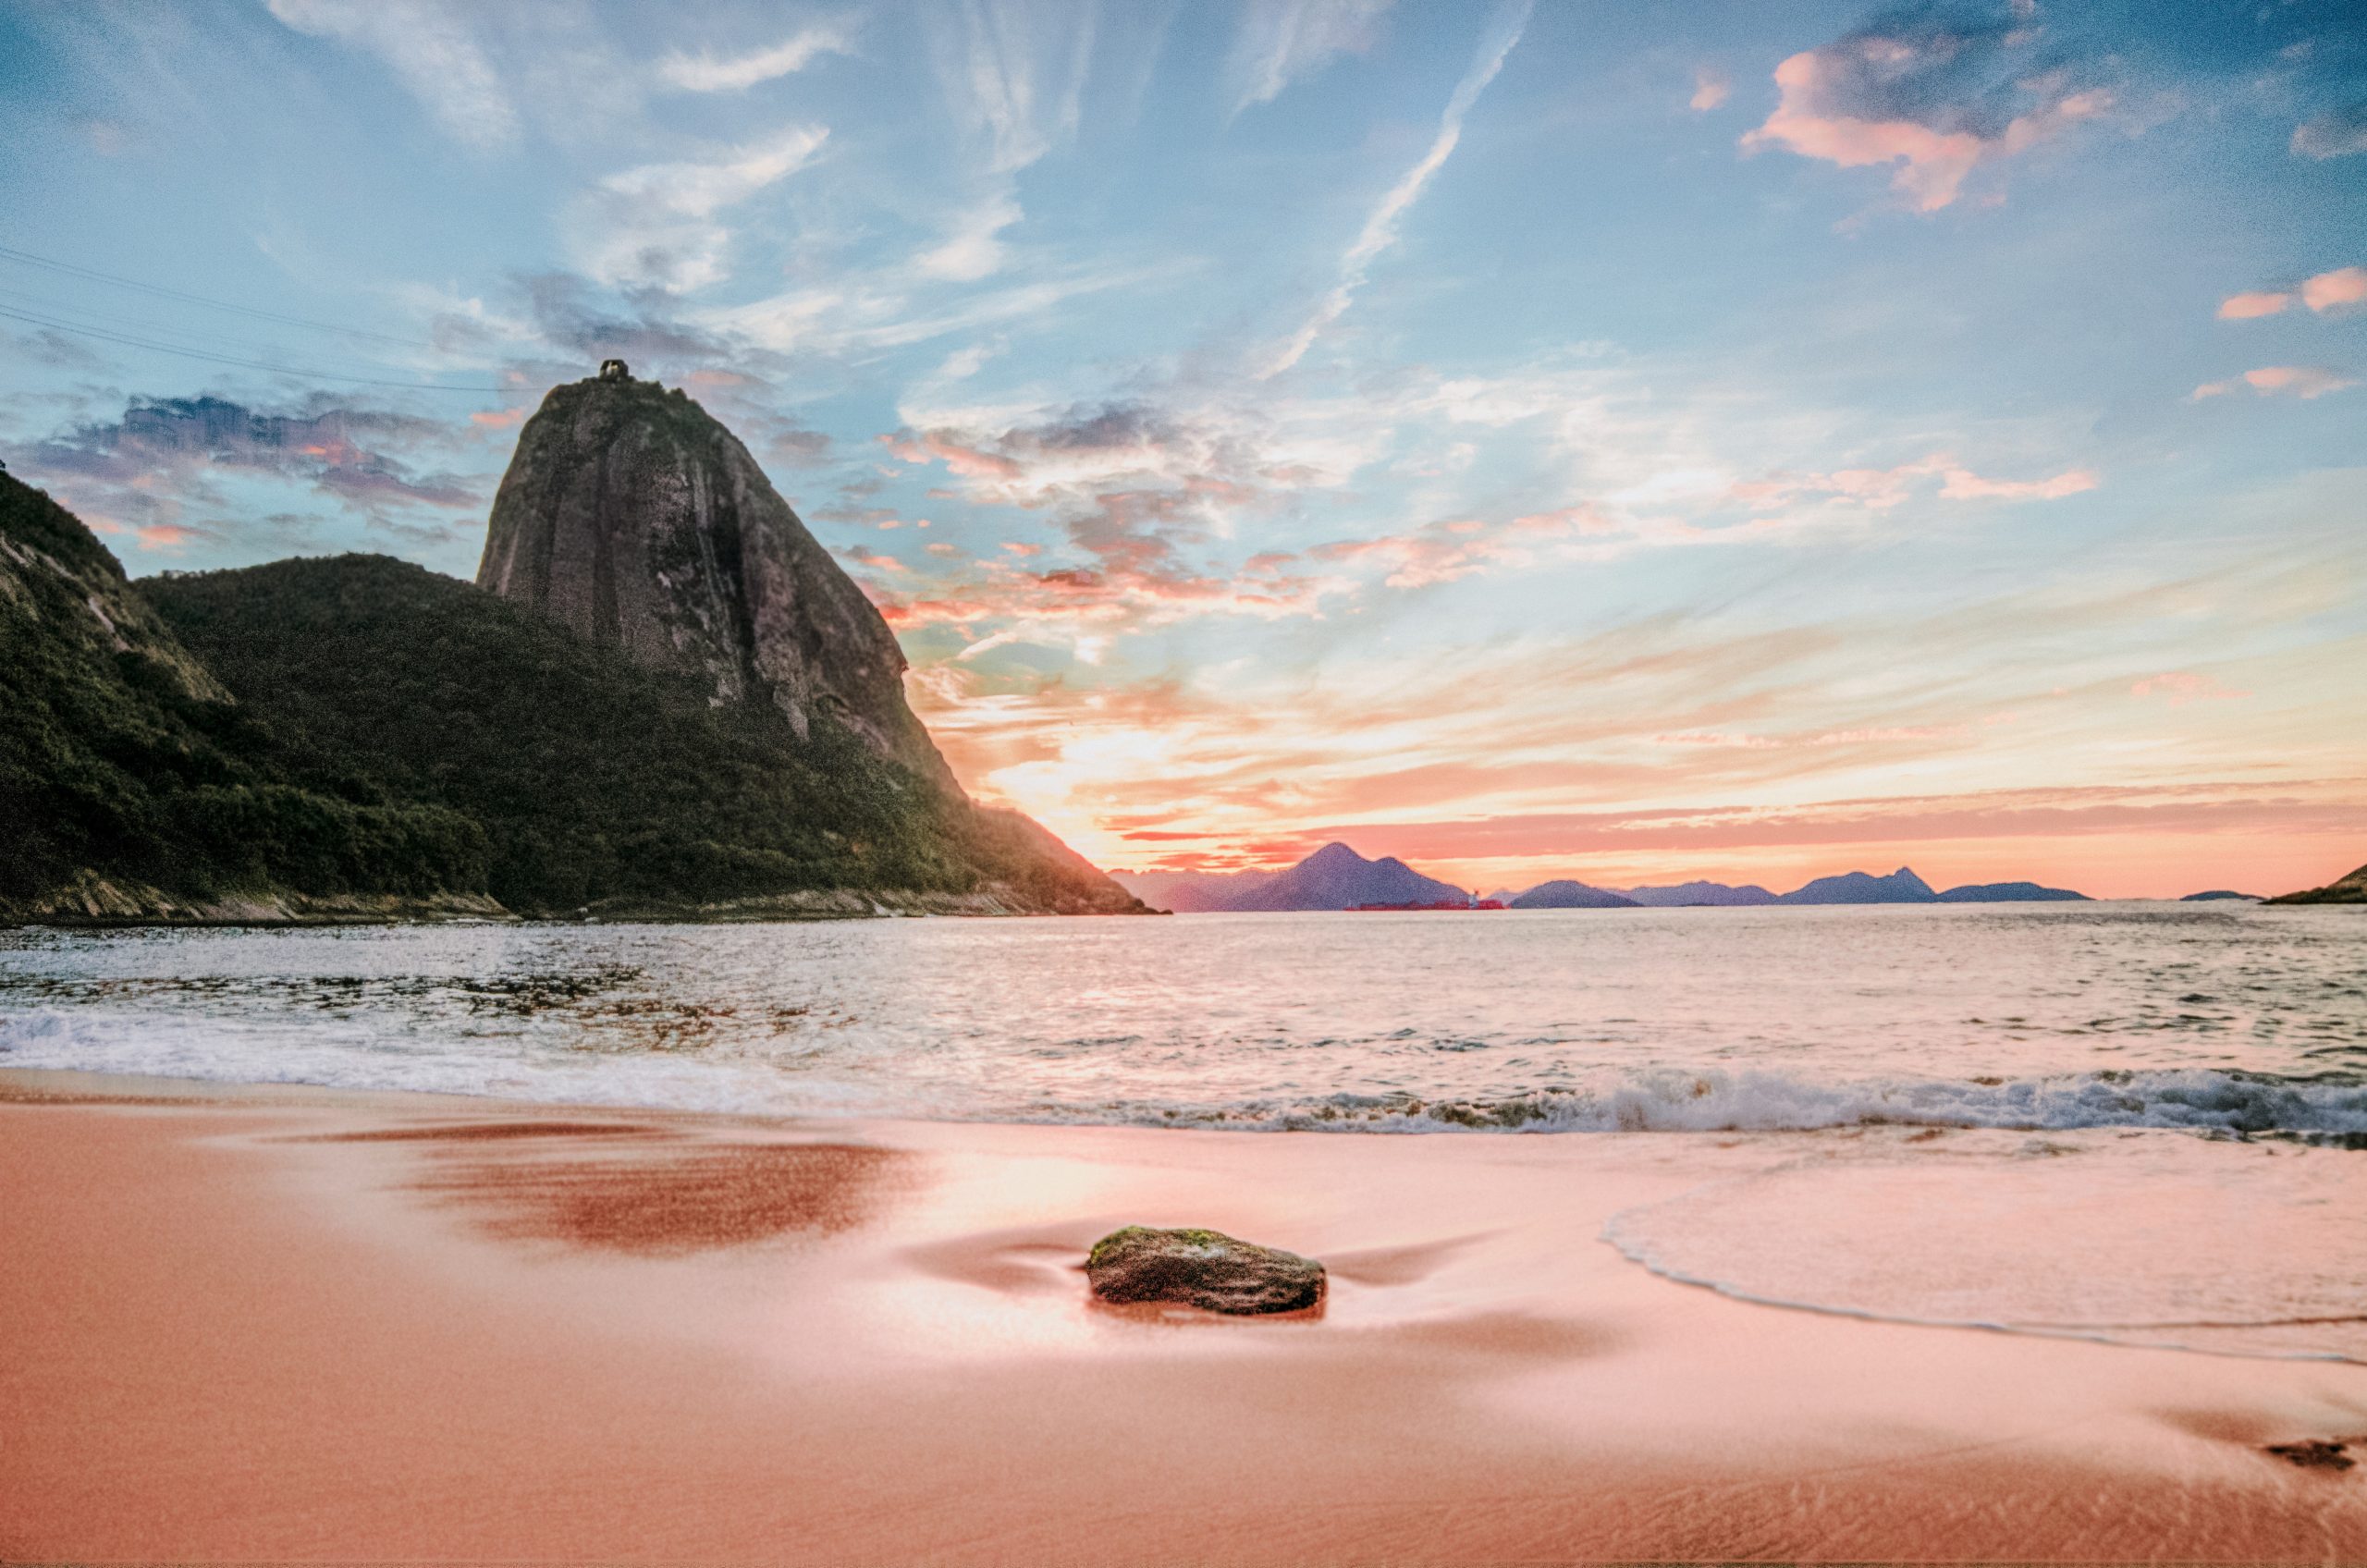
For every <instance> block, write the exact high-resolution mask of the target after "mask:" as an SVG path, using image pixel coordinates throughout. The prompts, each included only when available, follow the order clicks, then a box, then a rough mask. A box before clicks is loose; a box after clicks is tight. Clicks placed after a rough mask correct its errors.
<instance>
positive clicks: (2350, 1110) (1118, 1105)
mask: <svg viewBox="0 0 2367 1568" xmlns="http://www.w3.org/2000/svg"><path fill="white" fill-rule="evenodd" d="M868 1065H869V1066H871V1067H874V1068H877V1067H882V1066H884V1065H885V1064H883V1063H877V1062H874V1063H870V1064H868ZM0 1066H8V1067H20V1068H64V1069H77V1070H81V1071H87V1072H113V1073H129V1074H145V1075H153V1076H160V1077H175V1078H192V1079H201V1080H208V1081H215V1082H253V1083H282V1084H319V1085H322V1086H325V1087H331V1088H345V1089H394V1090H419V1091H426V1092H432V1093H441V1094H463V1095H497V1096H505V1097H509V1098H514V1099H523V1100H535V1101H543V1102H546V1103H553V1102H570V1103H578V1104H602V1105H626V1106H642V1107H650V1108H655V1109H682V1110H701V1111H729V1112H742V1113H754V1114H772V1115H790V1116H833V1115H841V1116H842V1115H854V1116H871V1117H901V1118H912V1119H916V1120H931V1121H1027V1122H1054V1123H1070V1124H1101V1125H1133V1126H1151V1127H1184V1128H1193V1127H1196V1128H1214V1129H1224V1130H1230V1131H1240V1132H1249V1131H1255V1132H1315V1133H1684V1132H1719V1133H1724V1132H1733V1133H1775V1132H1797V1131H1812V1130H1817V1129H1823V1128H1835V1127H1857V1126H1883V1125H1889V1126H1914V1127H1961V1128H2005V1129H2022V1130H2029V1131H2069V1130H2074V1129H2079V1128H2114V1127H2126V1128H2165V1129H2178V1130H2185V1131H2191V1132H2204V1133H2243V1134H2282V1135H2287V1136H2292V1137H2300V1138H2307V1139H2316V1140H2322V1141H2327V1142H2338V1143H2342V1142H2350V1141H2353V1140H2359V1139H2367V1082H2362V1081H2361V1078H2360V1077H2359V1076H2358V1075H2356V1074H2353V1073H2349V1072H2338V1073H2337V1072H2330V1073H2324V1074H2319V1075H2315V1076H2311V1077H2298V1076H2282V1075H2278V1074H2274V1073H2263V1072H2240V1071H2223V1070H2214V1069H2201V1068H2189V1069H2163V1070H2147V1071H2103V1072H2079V1073H2065V1074H2059V1075H2053V1076H2042V1077H2030V1078H2016V1079H1994V1078H1976V1079H1946V1078H1937V1077H1933V1078H1909V1077H1847V1076H1837V1075H1830V1076H1820V1075H1817V1074H1814V1073H1810V1072H1800V1071H1797V1070H1792V1071H1777V1070H1754V1071H1746V1072H1725V1071H1704V1072H1688V1071H1682V1070H1677V1069H1668V1068H1616V1069H1614V1068H1605V1069H1603V1070H1601V1071H1600V1072H1598V1073H1595V1074H1592V1075H1590V1076H1588V1078H1587V1079H1586V1080H1585V1081H1583V1082H1579V1083H1574V1084H1564V1085H1558V1086H1555V1087H1551V1088H1540V1089H1537V1090H1534V1091H1528V1092H1521V1093H1515V1094H1509V1095H1504V1096H1495V1097H1467V1096H1453V1095H1438V1096H1425V1095H1421V1094H1418V1093H1415V1092H1411V1091H1400V1092H1392V1093H1383V1094H1347V1093H1335V1094H1330V1095H1311V1096H1285V1095H1275V1096H1241V1097H1238V1098H1233V1099H1208V1100H1183V1099H1169V1098H1151V1097H1145V1098H1107V1097H1100V1096H1089V1095H1084V1094H1080V1095H1077V1096H1069V1097H1055V1096H1047V1095H1045V1094H1043V1093H1041V1092H1040V1089H1039V1090H1038V1092H1036V1093H1032V1094H1029V1093H1025V1092H1024V1090H1019V1091H1014V1090H1012V1089H998V1087H997V1085H996V1084H994V1083H993V1082H992V1080H991V1079H987V1080H983V1081H982V1080H979V1079H970V1080H966V1081H955V1080H952V1079H950V1078H946V1077H937V1076H930V1075H926V1074H919V1073H914V1072H894V1071H884V1072H869V1071H861V1070H858V1069H857V1068H856V1067H855V1066H854V1065H853V1064H848V1065H844V1066H840V1067H838V1068H837V1069H836V1070H835V1071H829V1072H820V1071H814V1070H812V1069H811V1068H810V1067H808V1066H805V1065H802V1064H799V1063H795V1062H784V1061H780V1060H772V1059H768V1058H766V1057H761V1056H752V1055H720V1056H701V1055H698V1054H695V1053H672V1052H666V1051H644V1052H631V1053H607V1052H601V1053H588V1052H584V1051H580V1050H572V1051H571V1050H548V1049H527V1048H524V1047H521V1046H520V1045H519V1044H518V1043H516V1042H511V1041H504V1040H501V1039H498V1038H492V1037H485V1036H476V1037H471V1038H460V1037H452V1036H444V1035H437V1034H435V1033H434V1032H426V1033H408V1034H389V1033H385V1032H380V1031H375V1030H372V1029H369V1028H367V1027H366V1026H361V1025H360V1024H359V1022H358V1021H353V1022H349V1023H346V1024H345V1025H343V1026H340V1025H339V1024H338V1023H337V1022H336V1021H331V1020H313V1021H311V1022H310V1023H309V1025H308V1026H307V1027H305V1028H304V1029H302V1030H301V1031H293V1030H289V1029H286V1028H271V1027H251V1026H242V1025H240V1024H239V1023H236V1022H235V1021H229V1020H222V1019H207V1020H202V1021H201V1020H193V1019H188V1018H180V1019H159V1018H154V1017H147V1016H141V1015H138V1014H122V1013H110V1012H105V1011H82V1010H71V1011H69V1010H66V1009H59V1008H36V1009H32V1010H29V1011H23V1012H18V1013H13V1014H0Z"/></svg>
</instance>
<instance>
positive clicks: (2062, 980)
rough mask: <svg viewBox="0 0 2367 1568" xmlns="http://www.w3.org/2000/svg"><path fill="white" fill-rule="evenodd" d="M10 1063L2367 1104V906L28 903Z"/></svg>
mask: <svg viewBox="0 0 2367 1568" xmlns="http://www.w3.org/2000/svg"><path fill="white" fill-rule="evenodd" d="M0 1064H5V1065H9V1066H16V1067H64V1068H81V1069H89V1070H92V1071H101V1072H138V1073H157V1074H165V1075H170V1076H181V1077H193V1078H219V1079H234V1080H240V1081H256V1082H268V1083H302V1084H331V1085H338V1086H345V1087H354V1088H379V1089H424V1090H435V1091H440V1092H445V1093H459V1094H484V1095H501V1096H510V1097H513V1098H523V1099H534V1100H553V1101H575V1102H587V1103H598V1104H622V1105H643V1106H658V1107H670V1108H678V1109H699V1110H727V1111H747V1112H763V1113H770V1114H787V1115H801V1116H804V1115H823V1116H828V1115H862V1116H871V1117H916V1118H924V1119H951V1120H961V1121H1092V1122H1133V1123H1140V1124H1144V1125H1150V1126H1217V1127H1228V1128H1259V1129H1276V1130H1292V1131H1299V1130H1306V1131H1323V1132H1340V1133H1469V1132H1487V1133H1565V1132H1566V1133H1610V1132H1655V1131H1675V1130H1697V1131H1698V1130H1724V1129H1733V1130H1743V1131H1774V1130H1786V1129H1808V1128H1820V1127H1834V1126H1846V1125H1861V1124H1880V1123H1911V1124H1917V1125H1932V1126H1960V1127H2009V1128H2015V1127H2020V1128H2052V1129H2070V1128H2082V1127H2119V1126H2128V1127H2177V1128H2193V1129H2200V1130H2206V1131H2224V1132H2229V1133H2291V1134H2311V1135H2320V1136H2340V1135H2343V1134H2361V1135H2367V919H2362V918H2361V917H2360V914H2359V913H2358V912H2357V911H2353V910H2348V909H2341V908H2331V909H2310V908H2302V909H2262V908H2258V907H2255V906H2252V905H2249V904H2238V905H2230V904H2209V905H2193V904H2158V903H2085V904H2042V905H1986V906H1982V905H1967V906H1937V907H1932V906H1880V907H1872V908H1853V907H1825V908H1802V909H1681V910H1620V911H1589V910H1579V911H1537V912H1524V911H1507V912H1503V913H1494V912H1480V913H1339V914H1323V913H1315V914H1211V915H1183V916H1176V917H1173V918H1171V919H1155V920H1145V919H1109V918H1104V919H1074V920H1059V919H1043V920H910V919H891V920H872V921H840V922H816V923H812V924H798V925H410V926H391V927H388V926H374V927H362V926H357V927H330V928H304V929H280V930H242V929H212V930H141V931H126V932H117V933H105V934H98V933H85V932H68V931H58V930H47V929H33V930H19V931H14V932H9V933H6V934H0Z"/></svg>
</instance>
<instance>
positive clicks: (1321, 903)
mask: <svg viewBox="0 0 2367 1568" xmlns="http://www.w3.org/2000/svg"><path fill="white" fill-rule="evenodd" d="M1111 877H1112V879H1113V880H1114V881H1116V882H1117V883H1118V884H1119V885H1120V886H1121V887H1122V888H1125V889H1126V890H1127V891H1128V892H1130V893H1132V894H1134V896H1135V897H1136V898H1138V899H1140V900H1143V902H1145V903H1147V904H1148V905H1150V906H1151V907H1152V908H1153V909H1169V910H1173V911H1174V912H1175V913H1178V914H1190V913H1213V912H1219V911H1235V912H1245V911H1255V910H1323V909H1355V908H1356V907H1357V906H1359V905H1362V904H1410V903H1425V904H1427V903H1441V902H1444V903H1457V902H1469V901H1472V900H1471V895H1470V894H1469V893H1468V892H1466V891H1465V890H1464V889H1463V888H1457V887H1454V886H1453V884H1451V883H1446V882H1441V881H1438V880H1436V879H1435V878H1432V877H1429V876H1423V875H1422V874H1421V873H1420V872H1417V871H1416V870H1414V869H1413V868H1412V867H1411V866H1409V865H1407V864H1405V863H1404V861H1401V860H1394V859H1390V860H1367V859H1366V858H1365V857H1364V856H1362V855H1360V854H1358V853H1356V851H1354V850H1352V849H1350V848H1349V847H1348V846H1347V845H1345V844H1338V843H1334V844H1326V845H1324V846H1323V847H1322V848H1321V849H1319V850H1318V851H1315V852H1314V853H1313V854H1311V855H1309V856H1307V857H1306V859H1305V860H1303V861H1301V862H1299V863H1298V864H1296V865H1294V866H1292V867H1291V868H1290V869H1289V870H1287V871H1239V872H1232V873H1214V872H1194V871H1166V872H1126V871H1120V872H1113V873H1112V874H1111ZM2205 896H2208V895H2205ZM1489 897H1490V899H1492V900H1497V901H1499V902H1502V903H1504V904H1506V905H1508V906H1510V907H1511V908H1513V909H1634V908H1637V907H1639V906H1641V907H1645V908H1652V909H1677V908H1690V907H1695V906H1702V905H1709V906H1719V907H1729V908H1738V907H1747V906H1754V905H1761V904H1943V903H1945V904H1985V903H2039V902H2054V901H2059V900H2085V899H2086V898H2087V895H2086V894H2085V893H2075V892H2073V891H2071V890H2070V889H2069V888H2047V887H2042V886H2041V885H2039V884H2038V883H2036V882H1978V883H1969V884H1967V885H1966V886H1964V887H1960V888H1949V889H1948V890H1947V891H1945V892H1944V893H1943V892H1935V891H1933V890H1932V885H1931V884H1930V883H1928V882H1926V881H1924V880H1923V878H1921V877H1920V876H1916V875H1915V873H1914V872H1912V871H1910V870H1908V869H1907V867H1906V866H1900V867H1899V868H1898V869H1897V870H1896V871H1894V872H1892V873H1891V874H1890V875H1889V876H1871V875H1870V874H1869V873H1866V872H1863V871H1849V872H1844V873H1843V874H1841V875H1840V876H1820V877H1818V878H1816V880H1814V881H1812V882H1810V883H1809V884H1807V885H1806V886H1805V887H1801V888H1794V889H1793V890H1792V891H1791V892H1788V893H1784V894H1776V893H1771V892H1769V891H1768V890H1767V889H1766V888H1761V887H1760V886H1758V885H1757V884H1756V883H1746V884H1744V885H1743V886H1741V887H1739V888H1736V887H1729V886H1728V885H1726V884H1725V883H1723V882H1698V881H1697V882H1679V883H1676V884H1674V885H1673V886H1667V887H1650V888H1598V887H1595V886H1593V885H1592V884H1589V883H1586V882H1579V881H1576V880H1572V879H1570V878H1566V877H1564V878H1557V879H1555V880H1553V881H1551V882H1540V883H1539V884H1538V885H1537V886H1536V887H1534V888H1529V889H1528V890H1527V891H1526V892H1521V893H1514V892H1512V891H1510V890H1502V891H1498V892H1495V893H1491V894H1490V895H1489Z"/></svg>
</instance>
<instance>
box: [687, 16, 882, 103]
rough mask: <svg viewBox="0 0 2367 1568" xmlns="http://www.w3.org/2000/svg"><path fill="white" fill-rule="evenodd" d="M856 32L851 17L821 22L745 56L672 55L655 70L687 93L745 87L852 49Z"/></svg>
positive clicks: (736, 90)
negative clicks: (825, 56) (826, 56)
mask: <svg viewBox="0 0 2367 1568" xmlns="http://www.w3.org/2000/svg"><path fill="white" fill-rule="evenodd" d="M854 32H855V29H854V24H853V22H852V20H835V21H827V22H817V23H816V24H815V25H814V26H812V27H808V28H804V29H803V30H801V31H797V32H795V33H792V34H791V35H790V36H789V37H788V38H785V39H783V40H782V41H781V42H780V43H776V44H774V45H772V46H771V47H770V48H768V49H758V50H755V51H754V52H752V53H749V54H745V55H723V56H717V55H713V54H711V53H707V52H705V51H702V52H701V53H699V54H696V55H685V54H679V53H678V54H672V55H667V56H666V58H665V59H663V60H661V61H659V62H658V66H657V75H658V79H659V80H662V81H664V82H666V83H667V84H668V85H669V86H673V87H679V88H681V90H682V91H684V92H745V91H747V90H748V89H749V88H751V87H754V86H755V85H757V84H758V83H759V82H767V81H773V80H778V79H779V78H781V77H785V76H789V75H791V74H792V73H794V72H797V71H802V70H803V69H804V68H805V67H807V66H809V65H811V64H813V63H814V61H815V60H816V59H818V58H819V57H821V56H822V55H847V54H852V53H853V50H854Z"/></svg>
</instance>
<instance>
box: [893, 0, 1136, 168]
mask: <svg viewBox="0 0 2367 1568" xmlns="http://www.w3.org/2000/svg"><path fill="white" fill-rule="evenodd" d="M925 16H926V27H927V31H928V33H929V41H930V43H931V46H932V49H933V52H934V54H935V55H936V58H937V68H938V80H939V81H940V82H941V83H942V85H943V87H944V91H945V97H946V103H947V104H948V106H949V107H950V109H951V111H952V113H953V116H954V118H955V120H956V122H957V123H959V124H961V125H962V126H963V127H964V128H965V129H967V130H968V131H969V132H970V133H971V134H972V135H974V136H976V137H979V138H981V139H983V140H984V141H985V142H986V143H987V148H988V157H987V167H988V168H989V169H990V170H991V171H992V172H993V173H996V174H1010V173H1012V172H1013V171H1015V170H1018V169H1023V168H1025V167H1026V166H1027V165H1030V164H1033V163H1035V162H1036V160H1037V159H1039V158H1041V157H1043V156H1044V154H1045V153H1049V152H1050V151H1051V150H1052V149H1053V148H1054V147H1055V146H1057V145H1059V144H1060V143H1061V141H1066V140H1067V139H1069V138H1071V137H1073V136H1074V135H1075V134H1076V129H1077V120H1078V116H1079V114H1080V112H1081V106H1082V104H1083V101H1084V96H1085V77H1086V74H1087V72H1088V71H1089V70H1090V68H1091V67H1092V63H1093V44H1094V34H1095V31H1096V29H1097V27H1098V22H1099V17H1098V6H1093V5H1090V4H1088V5H1085V6H1054V5H1049V4H1044V3H1041V0H998V3H995V4H987V0H946V3H944V4H941V5H938V6H933V7H931V8H929V9H928V10H927V11H926V12H925Z"/></svg>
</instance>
